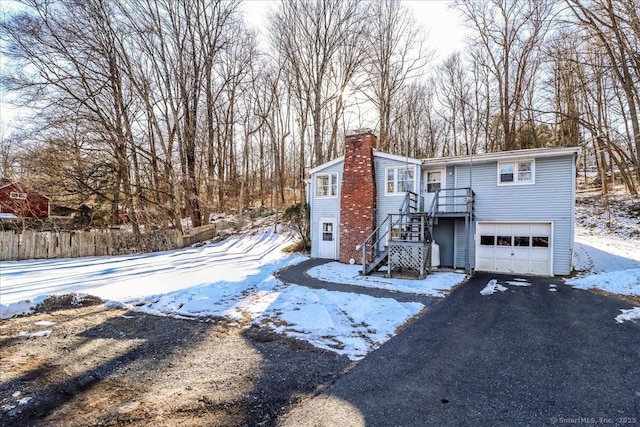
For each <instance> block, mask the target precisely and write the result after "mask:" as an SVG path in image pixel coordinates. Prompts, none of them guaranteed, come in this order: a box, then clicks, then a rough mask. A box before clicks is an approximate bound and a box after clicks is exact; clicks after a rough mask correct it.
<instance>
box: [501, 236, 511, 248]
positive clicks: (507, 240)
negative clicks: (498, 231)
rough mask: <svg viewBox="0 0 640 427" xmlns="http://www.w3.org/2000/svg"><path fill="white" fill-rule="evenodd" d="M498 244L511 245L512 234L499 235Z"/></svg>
mask: <svg viewBox="0 0 640 427" xmlns="http://www.w3.org/2000/svg"><path fill="white" fill-rule="evenodd" d="M498 246H511V236H498Z"/></svg>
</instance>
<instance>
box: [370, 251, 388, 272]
mask: <svg viewBox="0 0 640 427" xmlns="http://www.w3.org/2000/svg"><path fill="white" fill-rule="evenodd" d="M388 257H389V250H385V251H384V252H381V253H380V255H378V256H377V257H376V258H375V259H374V260H373V261H371V262H370V263H369V264H367V268H366V270H365V271H364V276H368V275H369V274H371V273H373V272H374V271H377V270H378V268H380V266H381V265H382V264H384V263H385V262H387V258H388Z"/></svg>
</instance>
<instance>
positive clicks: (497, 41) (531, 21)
mask: <svg viewBox="0 0 640 427" xmlns="http://www.w3.org/2000/svg"><path fill="white" fill-rule="evenodd" d="M455 5H456V8H457V9H458V10H459V11H460V12H462V14H463V15H464V17H465V18H466V20H467V23H468V25H469V27H470V28H472V29H473V30H474V31H475V33H476V34H477V36H478V38H477V39H476V42H475V43H476V46H475V47H476V52H477V58H479V59H481V60H483V61H484V62H483V65H484V66H485V67H486V68H487V70H488V72H489V73H491V77H492V78H493V80H494V81H495V85H496V89H497V93H498V101H499V105H498V108H499V122H500V125H501V127H502V134H503V138H504V139H503V144H502V147H501V148H502V149H504V150H513V149H515V148H516V135H517V130H518V127H519V126H520V124H521V122H520V120H521V117H522V112H523V109H524V108H525V101H526V94H527V91H528V90H530V88H531V85H532V84H533V82H534V81H535V78H536V72H537V70H538V66H539V60H540V56H541V52H542V45H543V42H544V40H545V37H546V36H547V32H548V29H549V26H550V25H551V23H552V22H553V17H554V6H553V5H554V2H553V1H550V0H509V1H502V0H487V1H481V2H475V1H473V2H466V1H457V2H456V3H455Z"/></svg>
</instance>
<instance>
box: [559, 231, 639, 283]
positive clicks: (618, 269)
mask: <svg viewBox="0 0 640 427" xmlns="http://www.w3.org/2000/svg"><path fill="white" fill-rule="evenodd" d="M575 246H576V249H575V256H574V268H575V269H576V270H578V272H579V273H578V275H577V277H573V278H571V279H567V281H566V282H567V284H569V285H572V286H574V287H576V288H580V289H589V288H598V289H602V290H605V291H607V292H613V293H616V294H623V295H636V296H640V239H638V238H626V239H625V238H622V237H617V236H615V235H602V234H591V233H589V230H587V229H585V228H583V227H576V245H575Z"/></svg>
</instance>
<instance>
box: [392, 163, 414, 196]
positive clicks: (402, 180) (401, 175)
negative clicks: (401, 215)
mask: <svg viewBox="0 0 640 427" xmlns="http://www.w3.org/2000/svg"><path fill="white" fill-rule="evenodd" d="M386 171H387V174H386V184H387V185H386V192H387V194H404V193H406V192H407V191H415V168H414V167H413V166H410V167H399V168H387V170H386Z"/></svg>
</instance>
